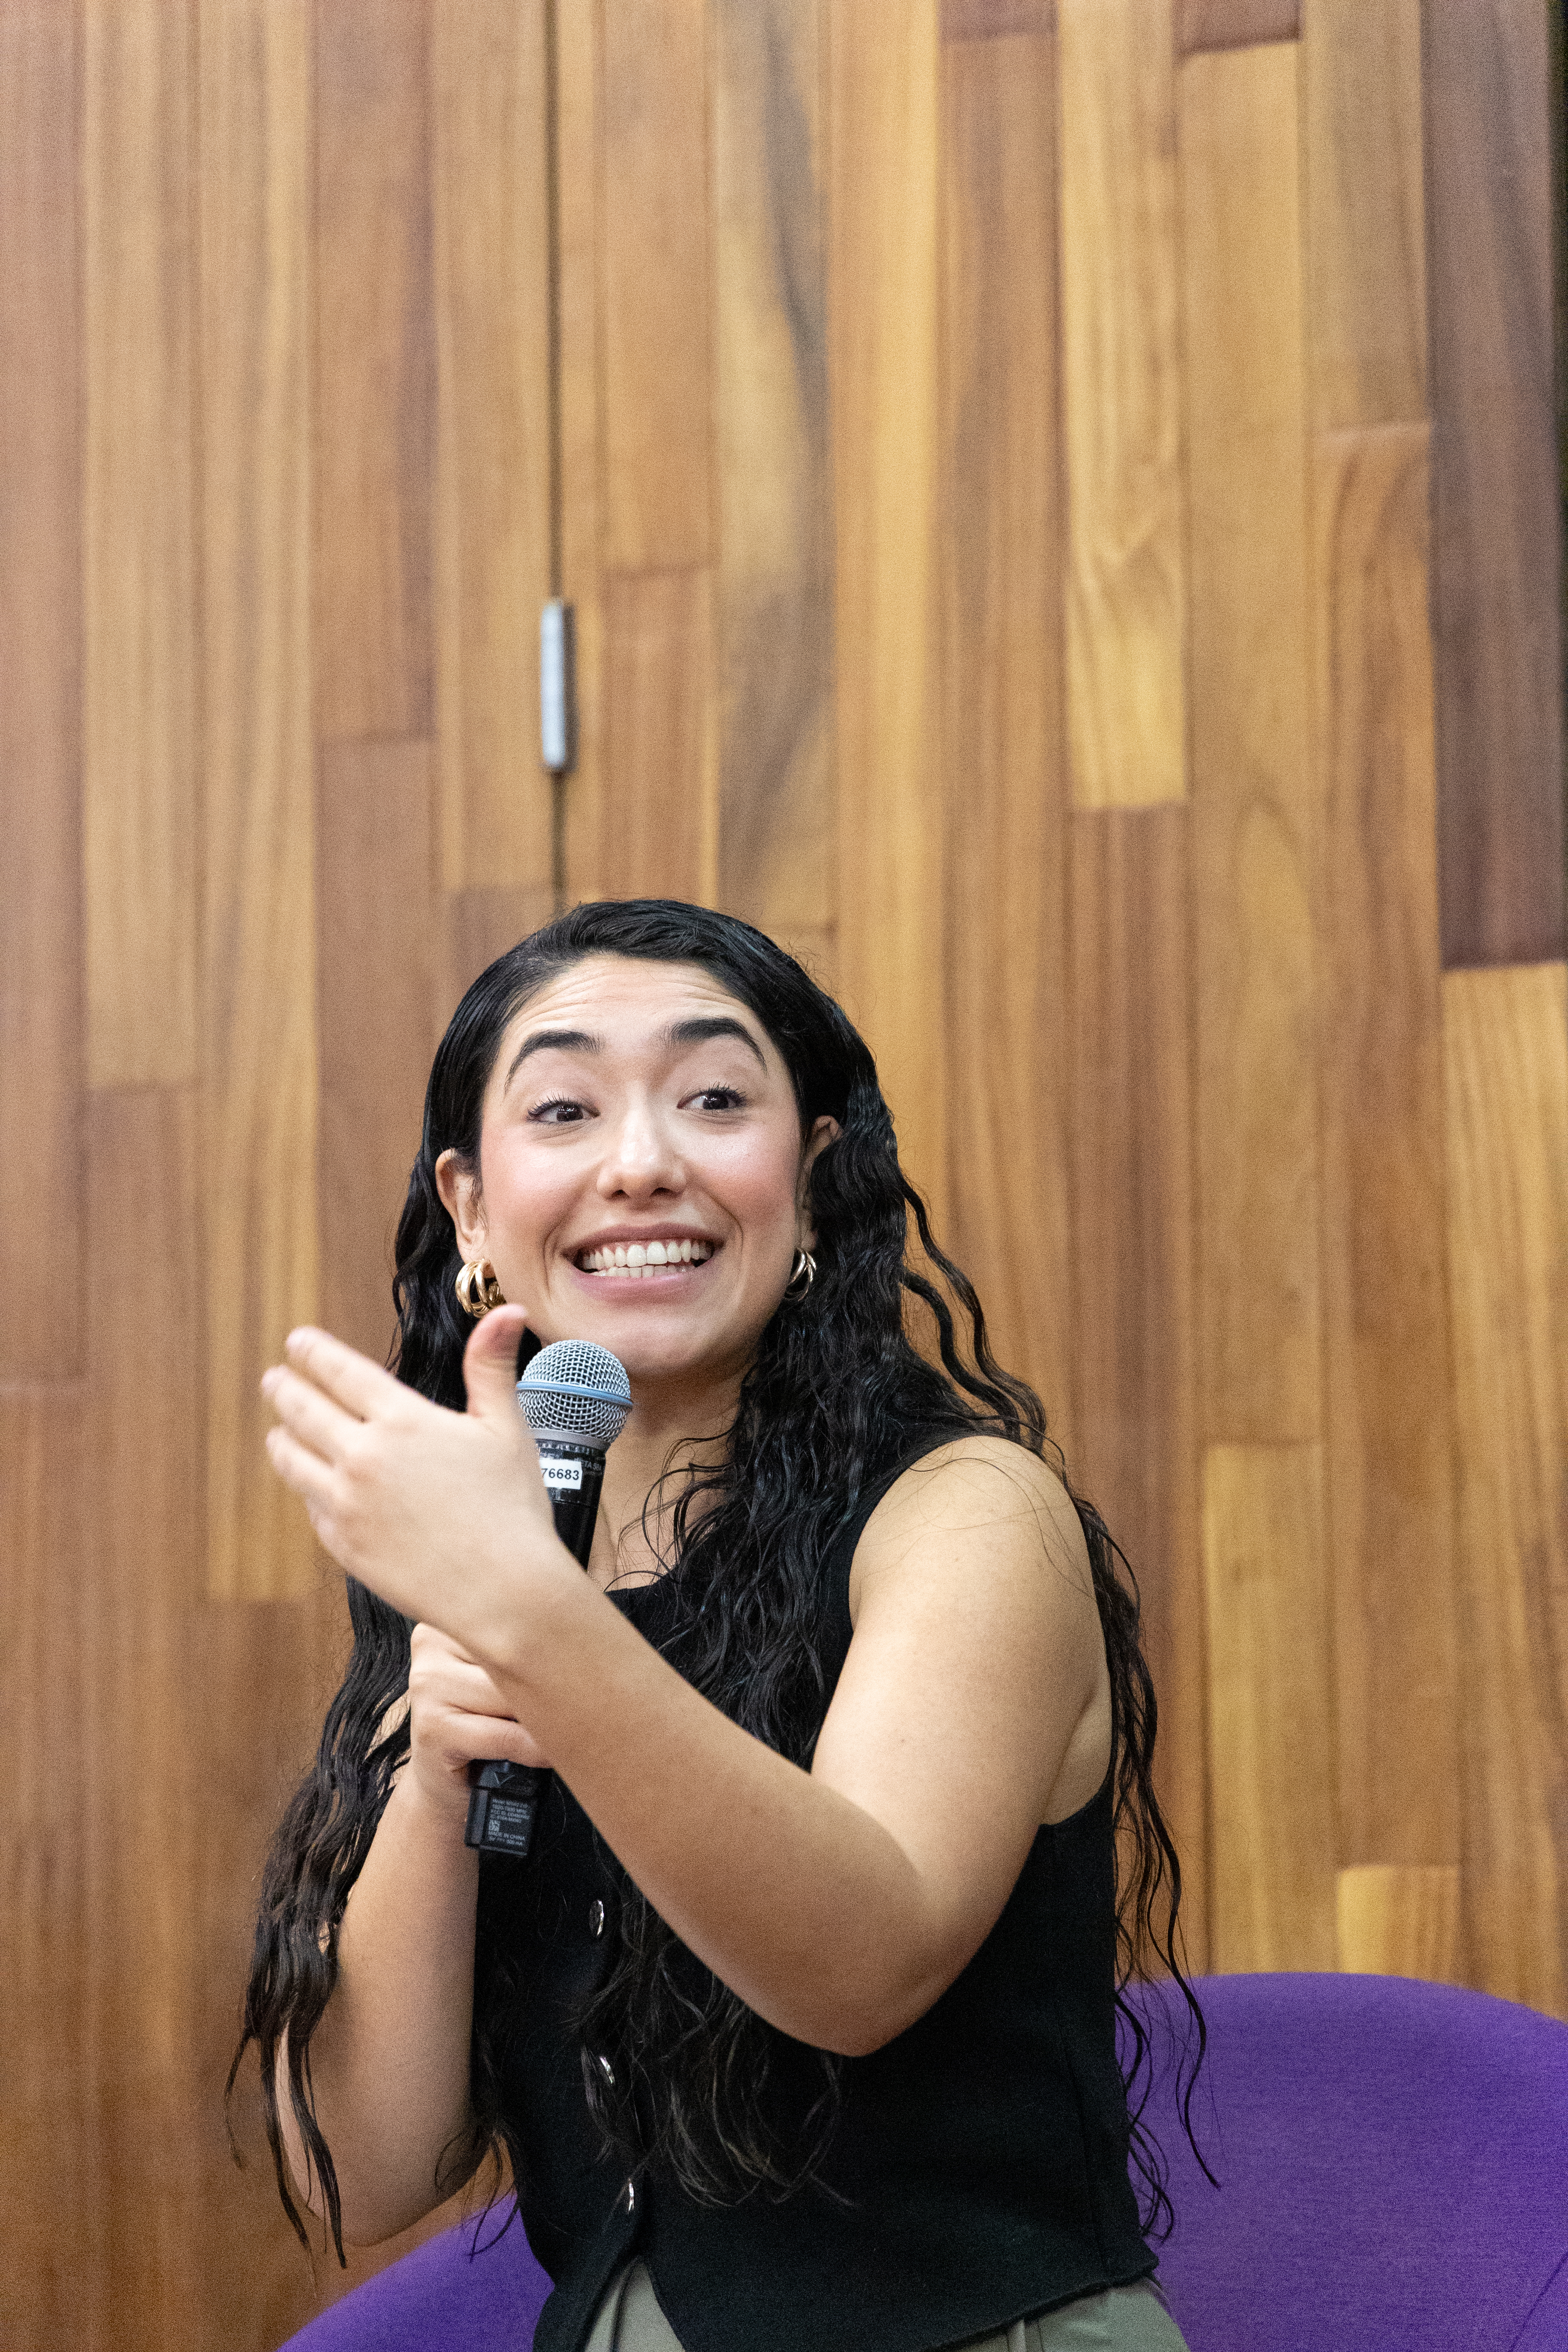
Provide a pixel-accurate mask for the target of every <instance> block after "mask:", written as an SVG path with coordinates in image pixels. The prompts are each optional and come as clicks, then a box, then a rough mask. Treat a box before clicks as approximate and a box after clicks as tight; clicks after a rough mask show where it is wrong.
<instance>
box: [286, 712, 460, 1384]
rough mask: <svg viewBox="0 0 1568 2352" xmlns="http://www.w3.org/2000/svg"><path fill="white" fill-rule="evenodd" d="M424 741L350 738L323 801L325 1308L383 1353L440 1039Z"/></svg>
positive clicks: (346, 1332)
mask: <svg viewBox="0 0 1568 2352" xmlns="http://www.w3.org/2000/svg"><path fill="white" fill-rule="evenodd" d="M432 820H433V810H432V806H431V753H430V746H429V745H428V744H427V743H342V744H337V745H331V746H329V747H328V748H327V749H326V750H325V751H323V752H322V755H321V780H320V786H319V790H318V793H317V800H316V824H317V836H316V953H317V1012H316V1024H317V1036H318V1056H319V1065H318V1066H319V1070H320V1087H321V1116H320V1130H319V1131H320V1153H321V1159H320V1170H321V1174H320V1186H321V1315H322V1319H323V1321H324V1322H325V1324H326V1326H327V1328H328V1329H329V1330H330V1331H335V1332H336V1333H337V1335H338V1337H339V1338H340V1339H346V1340H347V1341H348V1342H349V1344H350V1346H351V1347H354V1348H361V1349H363V1350H364V1352H365V1354H366V1355H368V1356H374V1358H375V1360H376V1361H377V1362H378V1363H384V1361H385V1360H386V1355H387V1351H388V1349H389V1348H390V1346H391V1343H392V1338H393V1332H394V1328H395V1316H394V1313H393V1307H392V1250H393V1240H394V1236H395V1233H396V1229H397V1220H398V1217H399V1216H400V1214H401V1213H402V1210H403V1203H404V1199H405V1195H406V1193H407V1190H408V1171H409V1169H410V1168H411V1167H412V1166H413V1164H414V1158H415V1154H416V1152H417V1150H418V1149H419V1135H420V1125H421V1118H422V1115H423V1107H424V1101H425V1081H426V1077H427V1076H428V1075H429V1069H430V1056H431V1054H432V1052H433V1051H434V1048H435V1043H436V1040H435V1036H434V1034H432V1031H433V1018H432V998H433V993H434V989H433V973H432V961H433V956H432V950H433V948H434V946H435V930H436V924H435V894H434V890H433V888H432V878H431V869H432V863H433V852H434V842H433V839H432V835H433V821H432Z"/></svg>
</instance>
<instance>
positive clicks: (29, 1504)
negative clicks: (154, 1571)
mask: <svg viewBox="0 0 1568 2352" xmlns="http://www.w3.org/2000/svg"><path fill="white" fill-rule="evenodd" d="M0 22H3V20H0ZM6 29H7V30H8V31H13V32H14V31H15V27H14V26H13V27H7V28H6ZM11 55H12V57H13V58H15V57H16V49H15V48H13V49H12V51H11ZM36 87H37V85H36V84H35V88H36ZM82 1435H83V1432H82V1394H81V1391H80V1389H79V1387H78V1386H77V1385H76V1384H74V1383H73V1384H71V1385H69V1386H66V1385H63V1384H62V1385H60V1386H58V1387H56V1388H55V1389H54V1390H53V1391H39V1390H35V1391H32V1392H31V1393H28V1392H27V1391H23V1390H9V1391H0V1557H3V1558H4V1559H5V1564H6V1604H5V1642H4V1643H0V1769H4V1772H5V1790H6V1798H5V1813H4V1816H3V1817H0V1967H3V1968H4V1970H5V1987H6V2021H5V2041H6V2063H5V2072H4V2074H3V2075H0V2194H3V2195H4V2198H5V2263H4V2264H0V2342H4V2343H5V2344H7V2345H11V2344H15V2345H17V2346H19V2347H28V2352H30V2347H34V2346H37V2347H45V2346H50V2345H56V2344H62V2345H64V2344H70V2345H76V2344H84V2343H91V2342H93V2341H95V2340H103V2339H101V2338H100V2337H99V2336H98V2328H99V2325H100V2322H101V2321H102V2319H103V2318H104V2316H105V2312H104V2293H103V2289H104V2279H103V2264H102V2245H101V2235H100V2223H101V2220H102V2215H101V2212H100V2211H95V2210H93V2209H92V2208H91V2207H90V2206H89V2209H88V2210H87V2211H86V2212H84V2213H83V2214H82V2215H81V2216H80V2217H79V2226H77V2227H73V2228H71V2229H65V2228H63V2227H62V2226H61V2206H60V2183H61V2181H62V2180H70V2181H72V2182H77V2181H80V2182H83V2183H84V2185H85V2186H86V2187H88V2188H89V2189H98V2190H99V2192H100V2196H101V2195H102V2194H103V2193H104V2192H105V2191H106V2190H107V2188H108V2183H107V2182H106V2180H105V2179H104V2176H103V2171H102V2168H101V2163H100V2161H99V2160H98V2158H97V2151H96V2150H95V2148H94V2147H93V2138H94V2135H93V2132H92V2126H91V2113H90V2102H91V2098H92V2086H91V2080H90V2076H89V2072H88V2066H87V2053H86V2049H85V2045H84V2041H83V2035H82V2025H83V2011H84V2007H85V1995H86V1984H87V1980H88V1975H89V1967H90V1965H91V1962H90V1959H89V1953H88V1949H87V1945H86V1939H85V1937H84V1936H83V1933H82V1930H83V1927H84V1924H85V1922H84V1916H83V1911H84V1906H83V1901H82V1888H83V1882H84V1877H85V1872H84V1868H83V1862H84V1854H83V1846H84V1835H83V1822H84V1818H85V1800H86V1798H87V1794H88V1791H87V1789H86V1786H85V1780H84V1774H83V1770H82V1746H81V1743H80V1741H79V1740H77V1739H70V1738H66V1739H62V1738H61V1737H60V1726H61V1725H62V1724H68V1725H72V1726H76V1727H79V1726H80V1725H81V1724H82V1722H83V1717H84V1702H85V1698H86V1692H85V1688H84V1676H83V1670H82V1669H83V1661H82V1656H81V1643H82V1630H83V1629H82V1617H81V1613H80V1610H79V1597H80V1580H81V1571H82V1559H83V1548H82V1534H83V1530H82V1526H81V1512H80V1503H81V1491H82V1470H83V1444H82Z"/></svg>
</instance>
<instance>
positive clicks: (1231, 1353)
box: [1179, 46, 1321, 1441]
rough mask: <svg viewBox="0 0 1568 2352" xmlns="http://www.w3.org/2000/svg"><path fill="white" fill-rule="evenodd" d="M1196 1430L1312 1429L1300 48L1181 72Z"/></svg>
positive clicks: (1313, 1127)
mask: <svg viewBox="0 0 1568 2352" xmlns="http://www.w3.org/2000/svg"><path fill="white" fill-rule="evenodd" d="M1179 84H1180V112H1181V152H1182V188H1183V215H1184V217H1183V255H1184V276H1185V306H1184V308H1185V315H1184V325H1185V349H1186V354H1187V385H1188V446H1189V453H1190V454H1189V466H1188V496H1189V499H1190V506H1191V530H1192V558H1191V591H1192V606H1191V627H1192V659H1191V680H1190V694H1191V711H1192V759H1193V795H1194V825H1195V828H1196V830H1195V834H1194V908H1195V913H1196V954H1197V983H1198V993H1197V1023H1196V1026H1197V1066H1198V1135H1199V1167H1200V1209H1199V1213H1200V1218H1201V1225H1202V1235H1201V1250H1200V1255H1201V1258H1202V1263H1203V1267H1204V1296H1203V1301H1202V1318H1203V1334H1204V1348H1203V1380H1204V1398H1205V1402H1204V1430H1205V1435H1206V1436H1208V1437H1211V1438H1222V1439H1226V1440H1242V1439H1258V1440H1260V1441H1268V1440H1277V1441H1284V1440H1289V1439H1305V1438H1310V1437H1313V1436H1315V1435H1316V1434H1317V1433H1318V1429H1319V1423H1320V1414H1321V1400H1320V1385H1319V1347H1318V1318H1319V1275H1318V1245H1317V1231H1318V1218H1319V1164H1318V1118H1317V1092H1318V1074H1317V1068H1316V1061H1317V1045H1318V1038H1317V1004H1316V999H1315V989H1316V969H1315V964H1316V958H1315V948H1314V940H1313V898H1314V865H1315V860H1316V856H1317V854H1318V826H1317V823H1316V812H1315V808H1314V805H1313V788H1312V774H1311V763H1310V740H1309V719H1310V709H1309V694H1308V666H1307V650H1306V649H1307V642H1308V638H1307V597H1306V558H1307V546H1308V520H1307V503H1306V481H1305V446H1304V436H1305V406H1304V400H1305V357H1304V352H1303V348H1302V306H1301V237H1300V205H1299V201H1298V186H1299V167H1298V138H1297V51H1296V49H1295V48H1294V47H1287V46H1279V47H1268V48H1257V49H1240V50H1237V51H1234V52H1232V53H1230V54H1228V55H1225V56H1217V57H1197V58H1190V59H1189V60H1188V62H1187V63H1186V64H1185V65H1184V67H1183V68H1182V70H1181V74H1180V77H1179Z"/></svg>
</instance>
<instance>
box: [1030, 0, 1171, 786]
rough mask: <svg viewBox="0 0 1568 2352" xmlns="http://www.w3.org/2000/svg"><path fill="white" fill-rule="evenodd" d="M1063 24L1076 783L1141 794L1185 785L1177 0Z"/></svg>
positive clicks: (1064, 19) (1094, 7)
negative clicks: (1174, 45) (1173, 16)
mask: <svg viewBox="0 0 1568 2352" xmlns="http://www.w3.org/2000/svg"><path fill="white" fill-rule="evenodd" d="M1060 39H1061V93H1060V98H1061V134H1062V154H1061V215H1062V260H1063V273H1062V359H1063V390H1064V397H1065V406H1066V417H1067V448H1066V462H1067V485H1068V608H1067V610H1068V743H1069V746H1070V752H1071V762H1072V797H1073V800H1074V802H1075V803H1076V804H1077V806H1078V807H1079V808H1140V807H1144V806H1147V805H1149V804H1150V803H1154V802H1159V801H1179V800H1181V799H1183V798H1184V795H1185V793H1186V751H1187V743H1186V697H1185V681H1184V661H1185V655H1186V646H1185V603H1186V598H1185V593H1184V587H1185V583H1184V525H1185V515H1184V498H1183V482H1182V466H1183V446H1182V369H1181V354H1180V343H1181V319H1180V303H1181V268H1180V261H1179V255H1178V249H1177V236H1176V210H1177V205H1176V136H1175V132H1176V121H1175V115H1176V93H1175V66H1174V57H1173V49H1172V41H1171V12H1170V6H1169V5H1168V0H1154V5H1151V0H1079V5H1071V0H1069V5H1066V6H1064V8H1063V9H1062V12H1061V36H1060Z"/></svg>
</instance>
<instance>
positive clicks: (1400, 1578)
mask: <svg viewBox="0 0 1568 2352" xmlns="http://www.w3.org/2000/svg"><path fill="white" fill-rule="evenodd" d="M1426 460H1427V434H1426V427H1425V426H1424V425H1405V426H1392V427H1389V428H1387V429H1386V430H1384V431H1381V432H1364V433H1344V434H1335V435H1334V436H1331V438H1328V439H1326V440H1323V441H1321V442H1320V443H1319V445H1318V456H1317V469H1316V471H1317V481H1316V497H1315V504H1316V523H1317V539H1318V560H1317V563H1316V565H1315V574H1316V580H1317V593H1318V595H1319V597H1320V598H1321V618H1320V622H1319V626H1318V629H1317V631H1316V636H1317V641H1318V644H1319V646H1320V649H1321V676H1320V684H1319V694H1320V723H1319V740H1320V742H1321V747H1322V754H1323V759H1324V763H1325V770H1326V784H1327V807H1326V811H1325V824H1324V844H1325V859H1326V864H1325V875H1324V892H1323V950H1324V955H1323V968H1324V976H1323V1021H1322V1031H1321V1035H1322V1046H1321V1071H1322V1089H1323V1304H1324V1365H1325V1377H1324V1383H1323V1389H1324V1396H1325V1400H1326V1406H1325V1410H1326V1416H1327V1418H1326V1431H1325V1434H1326V1437H1327V1441H1328V1463H1329V1508H1330V1528H1331V1548H1332V1558H1333V1576H1334V1665H1335V1673H1336V1676H1337V1680H1338V1688H1339V1708H1338V1714H1339V1722H1340V1727H1341V1735H1340V1776H1339V1780H1340V1792H1341V1793H1340V1856H1341V1859H1342V1861H1343V1862H1345V1863H1350V1864H1359V1863H1388V1864H1392V1863H1399V1864H1452V1863H1457V1862H1458V1858H1459V1819H1458V1759H1457V1755H1456V1752H1455V1748H1454V1745H1453V1743H1452V1742H1451V1741H1449V1740H1447V1739H1437V1740H1434V1739H1433V1738H1432V1736H1431V1727H1432V1726H1433V1725H1434V1724H1439V1723H1450V1722H1452V1721H1454V1720H1455V1719H1456V1717H1457V1716H1458V1707H1459V1701H1458V1673H1457V1666H1456V1660H1455V1649H1454V1616H1453V1581H1452V1579H1453V1525H1452V1521H1453V1454H1452V1446H1453V1416H1452V1383H1453V1367H1452V1361H1451V1358H1450V1354H1449V1347H1448V1314H1447V1281H1446V1276H1445V1268H1444V1234H1445V1224H1444V1184H1443V1066H1442V1027H1441V1021H1442V1015H1441V1002H1440V994H1439V986H1440V982H1439V973H1438V966H1437V877H1436V808H1435V803H1436V782H1435V774H1434V766H1433V751H1432V662H1431V640H1430V635H1429V631H1428V625H1427V593H1426V591H1427V577H1426V558H1427V537H1428V532H1427V462H1426ZM1423 1932H1425V1930H1423Z"/></svg>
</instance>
